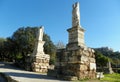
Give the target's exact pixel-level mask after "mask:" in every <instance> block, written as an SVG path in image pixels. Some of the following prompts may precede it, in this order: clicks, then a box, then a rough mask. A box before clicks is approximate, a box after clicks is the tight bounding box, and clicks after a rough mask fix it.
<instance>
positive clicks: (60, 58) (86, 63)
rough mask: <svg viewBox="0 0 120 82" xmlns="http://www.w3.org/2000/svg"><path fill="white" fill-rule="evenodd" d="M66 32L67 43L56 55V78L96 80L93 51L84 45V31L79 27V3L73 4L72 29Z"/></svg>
mask: <svg viewBox="0 0 120 82" xmlns="http://www.w3.org/2000/svg"><path fill="white" fill-rule="evenodd" d="M67 31H68V33H69V42H68V44H67V46H66V48H65V49H59V50H57V54H56V57H57V58H56V65H55V72H56V76H57V77H58V78H63V79H65V80H79V79H85V78H90V79H93V78H96V63H95V55H94V50H93V49H91V48H88V47H87V46H86V45H85V43H84V31H85V30H84V29H83V28H82V27H81V25H80V14H79V3H75V4H73V11H72V28H69V29H68V30H67Z"/></svg>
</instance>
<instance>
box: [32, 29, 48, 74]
mask: <svg viewBox="0 0 120 82" xmlns="http://www.w3.org/2000/svg"><path fill="white" fill-rule="evenodd" d="M43 32H44V30H43V27H41V28H39V30H38V33H37V40H36V43H35V49H34V51H33V54H32V70H33V71H35V72H41V73H45V72H47V71H48V68H49V60H50V56H49V55H48V54H45V53H44V48H43V45H44V43H45V42H44V41H42V40H43Z"/></svg>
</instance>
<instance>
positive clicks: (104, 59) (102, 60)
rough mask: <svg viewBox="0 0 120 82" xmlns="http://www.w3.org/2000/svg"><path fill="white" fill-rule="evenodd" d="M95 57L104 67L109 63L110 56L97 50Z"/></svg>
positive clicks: (98, 63)
mask: <svg viewBox="0 0 120 82" xmlns="http://www.w3.org/2000/svg"><path fill="white" fill-rule="evenodd" d="M95 57H96V64H97V65H99V66H101V67H103V66H106V65H107V63H108V60H109V59H108V57H106V56H104V55H103V54H102V53H101V52H99V51H97V50H96V51H95Z"/></svg>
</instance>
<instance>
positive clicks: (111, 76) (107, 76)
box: [101, 73, 120, 82]
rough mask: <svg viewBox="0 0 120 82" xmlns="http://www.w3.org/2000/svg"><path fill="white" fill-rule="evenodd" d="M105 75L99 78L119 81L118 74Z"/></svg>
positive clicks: (107, 81)
mask: <svg viewBox="0 0 120 82" xmlns="http://www.w3.org/2000/svg"><path fill="white" fill-rule="evenodd" d="M104 76H105V77H104V78H102V79H101V81H106V82H120V74H117V73H114V74H105V75H104Z"/></svg>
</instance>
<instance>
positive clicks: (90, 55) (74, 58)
mask: <svg viewBox="0 0 120 82" xmlns="http://www.w3.org/2000/svg"><path fill="white" fill-rule="evenodd" d="M55 70H57V76H58V77H62V78H64V79H66V80H73V78H74V79H75V77H76V78H77V80H79V79H85V78H90V79H91V78H96V63H95V55H94V50H93V49H91V48H87V47H78V49H76V50H67V49H62V50H58V52H57V62H56V67H55Z"/></svg>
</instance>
